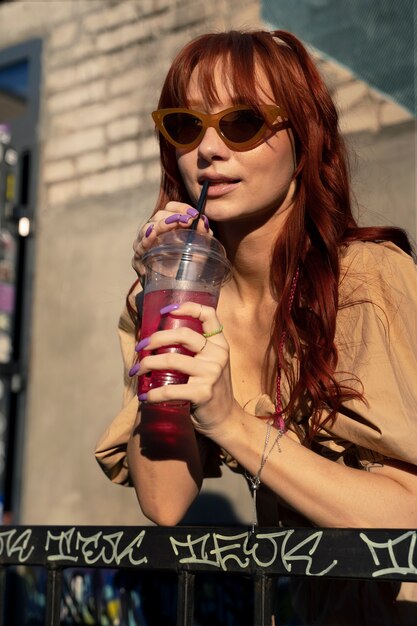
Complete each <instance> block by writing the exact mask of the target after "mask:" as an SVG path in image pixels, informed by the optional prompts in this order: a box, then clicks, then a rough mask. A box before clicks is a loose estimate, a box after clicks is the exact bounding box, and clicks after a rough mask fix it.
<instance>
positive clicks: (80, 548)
mask: <svg viewBox="0 0 417 626" xmlns="http://www.w3.org/2000/svg"><path fill="white" fill-rule="evenodd" d="M416 539H417V530H379V529H378V530H369V529H362V530H360V529H359V530H358V529H355V530H350V529H317V528H313V529H312V528H258V529H257V530H256V532H255V533H253V534H252V533H251V532H250V530H248V529H247V528H246V527H201V526H197V527H175V528H159V527H148V526H146V527H131V526H117V527H115V526H101V527H97V526H68V527H67V526H66V527H62V526H50V527H45V526H30V527H29V526H9V527H3V529H2V530H0V626H9V625H8V624H5V622H4V619H5V618H4V615H3V614H2V610H1V607H4V606H5V594H6V591H5V589H6V585H5V582H6V572H7V568H9V567H11V566H15V565H25V566H29V567H31V566H42V567H44V568H46V571H47V592H46V611H45V626H58V625H59V624H60V606H61V596H62V580H63V572H64V570H65V569H67V568H74V567H76V568H123V569H130V568H133V569H135V570H145V571H146V570H151V571H156V570H157V571H170V572H175V573H176V575H177V578H178V597H177V626H192V624H193V614H194V583H195V577H196V576H198V575H199V574H201V573H203V572H228V573H234V574H242V575H245V576H250V577H251V578H252V579H253V583H254V584H253V590H254V599H253V607H254V609H253V610H254V615H253V623H254V624H256V625H257V626H267V625H268V626H270V624H271V615H272V593H271V590H272V581H273V580H274V578H275V577H277V576H278V577H280V576H281V577H289V576H308V577H331V578H342V579H365V580H381V579H383V580H397V581H414V582H417V549H416Z"/></svg>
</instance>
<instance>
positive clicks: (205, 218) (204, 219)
mask: <svg viewBox="0 0 417 626" xmlns="http://www.w3.org/2000/svg"><path fill="white" fill-rule="evenodd" d="M202 217H203V222H204V227H205V229H206V230H210V222H209V221H208V217H207V215H203V216H202Z"/></svg>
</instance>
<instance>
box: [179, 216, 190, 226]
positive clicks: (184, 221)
mask: <svg viewBox="0 0 417 626" xmlns="http://www.w3.org/2000/svg"><path fill="white" fill-rule="evenodd" d="M178 221H179V222H181V224H188V222H189V221H190V216H189V215H181V217H180V219H179V220H178Z"/></svg>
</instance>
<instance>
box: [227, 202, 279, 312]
mask: <svg viewBox="0 0 417 626" xmlns="http://www.w3.org/2000/svg"><path fill="white" fill-rule="evenodd" d="M286 217H287V212H285V213H282V214H281V213H278V214H275V215H274V216H273V217H272V219H268V220H261V219H259V220H258V222H257V223H254V221H252V223H251V224H250V225H248V222H247V221H246V220H245V222H243V221H242V222H240V221H238V220H236V221H234V222H227V223H218V225H217V229H218V236H219V239H220V241H221V242H222V243H223V245H224V247H225V248H226V251H227V256H228V258H229V260H230V262H231V263H232V266H233V277H232V280H231V282H230V285H229V289H234V290H235V291H236V293H237V295H238V296H239V297H240V298H242V300H244V301H246V302H247V298H249V301H250V299H256V300H258V301H259V300H262V299H264V298H271V290H270V273H271V258H272V252H273V249H274V246H275V242H276V240H277V237H278V235H279V233H280V231H281V229H282V226H283V223H284V221H285V219H286Z"/></svg>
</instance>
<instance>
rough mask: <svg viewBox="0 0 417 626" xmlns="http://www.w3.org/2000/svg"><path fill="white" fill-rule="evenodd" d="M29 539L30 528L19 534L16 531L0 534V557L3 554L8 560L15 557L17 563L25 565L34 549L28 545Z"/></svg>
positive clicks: (30, 535) (30, 534)
mask: <svg viewBox="0 0 417 626" xmlns="http://www.w3.org/2000/svg"><path fill="white" fill-rule="evenodd" d="M31 537H32V530H31V529H30V528H27V529H25V530H24V531H23V532H21V533H19V532H18V531H17V530H16V529H13V530H7V531H5V532H0V556H1V555H3V554H5V555H6V557H7V558H9V559H11V558H12V557H13V556H17V559H18V562H19V563H25V562H26V561H27V560H28V559H29V557H30V555H31V554H32V552H33V550H34V549H35V548H34V546H31V545H29V543H30V540H31Z"/></svg>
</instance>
